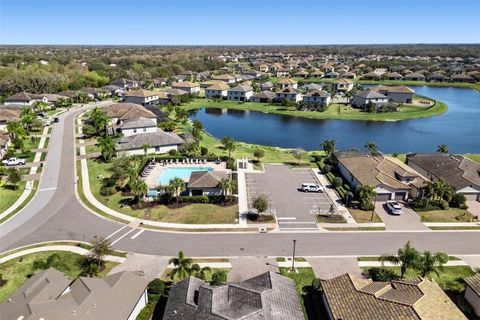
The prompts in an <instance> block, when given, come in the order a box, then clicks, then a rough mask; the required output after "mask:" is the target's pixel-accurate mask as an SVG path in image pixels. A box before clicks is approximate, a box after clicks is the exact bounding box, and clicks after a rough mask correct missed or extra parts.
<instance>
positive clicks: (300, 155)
mask: <svg viewBox="0 0 480 320" xmlns="http://www.w3.org/2000/svg"><path fill="white" fill-rule="evenodd" d="M304 154H305V151H304V150H303V149H301V148H298V149H294V150H293V151H292V155H293V157H294V158H295V159H297V164H299V163H300V161H301V160H302V158H303V155H304Z"/></svg>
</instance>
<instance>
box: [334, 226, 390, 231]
mask: <svg viewBox="0 0 480 320" xmlns="http://www.w3.org/2000/svg"><path fill="white" fill-rule="evenodd" d="M324 229H325V230H328V231H385V227H358V228H357V227H355V228H324Z"/></svg>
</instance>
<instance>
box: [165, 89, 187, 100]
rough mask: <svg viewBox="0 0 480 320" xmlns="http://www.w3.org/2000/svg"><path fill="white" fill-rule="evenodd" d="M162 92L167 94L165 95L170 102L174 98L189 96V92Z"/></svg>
mask: <svg viewBox="0 0 480 320" xmlns="http://www.w3.org/2000/svg"><path fill="white" fill-rule="evenodd" d="M161 92H165V94H166V95H167V97H168V98H169V99H170V101H171V100H172V99H173V98H174V97H181V96H184V95H186V94H188V91H185V90H181V89H173V88H172V89H166V90H163V91H161Z"/></svg>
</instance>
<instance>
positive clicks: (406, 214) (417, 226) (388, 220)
mask: <svg viewBox="0 0 480 320" xmlns="http://www.w3.org/2000/svg"><path fill="white" fill-rule="evenodd" d="M400 205H401V206H402V211H403V213H402V214H401V215H393V214H391V213H390V211H389V210H388V209H387V206H386V205H385V203H384V202H377V203H376V204H375V212H376V213H377V214H378V215H379V216H380V218H382V220H383V222H384V223H385V229H387V230H429V228H428V227H427V226H425V225H424V224H423V223H422V222H421V221H420V216H419V215H418V214H417V213H416V212H415V211H413V210H412V209H411V208H409V207H406V206H405V204H403V203H400Z"/></svg>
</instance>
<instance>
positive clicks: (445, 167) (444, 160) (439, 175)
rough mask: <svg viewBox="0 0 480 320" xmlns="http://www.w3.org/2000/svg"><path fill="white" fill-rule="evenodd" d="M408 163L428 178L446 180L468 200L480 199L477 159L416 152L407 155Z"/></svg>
mask: <svg viewBox="0 0 480 320" xmlns="http://www.w3.org/2000/svg"><path fill="white" fill-rule="evenodd" d="M407 164H408V165H409V166H410V167H412V168H413V169H415V170H416V171H418V172H419V173H421V174H422V175H424V176H425V177H427V179H428V180H431V181H436V180H438V179H443V180H445V182H447V183H448V184H449V185H451V186H452V187H453V188H454V190H455V193H460V194H463V195H464V196H465V197H466V198H467V200H472V201H475V200H477V201H480V164H478V163H476V162H475V161H472V160H470V159H468V158H465V157H463V156H460V155H452V154H442V153H436V154H416V153H414V154H408V155H407Z"/></svg>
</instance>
